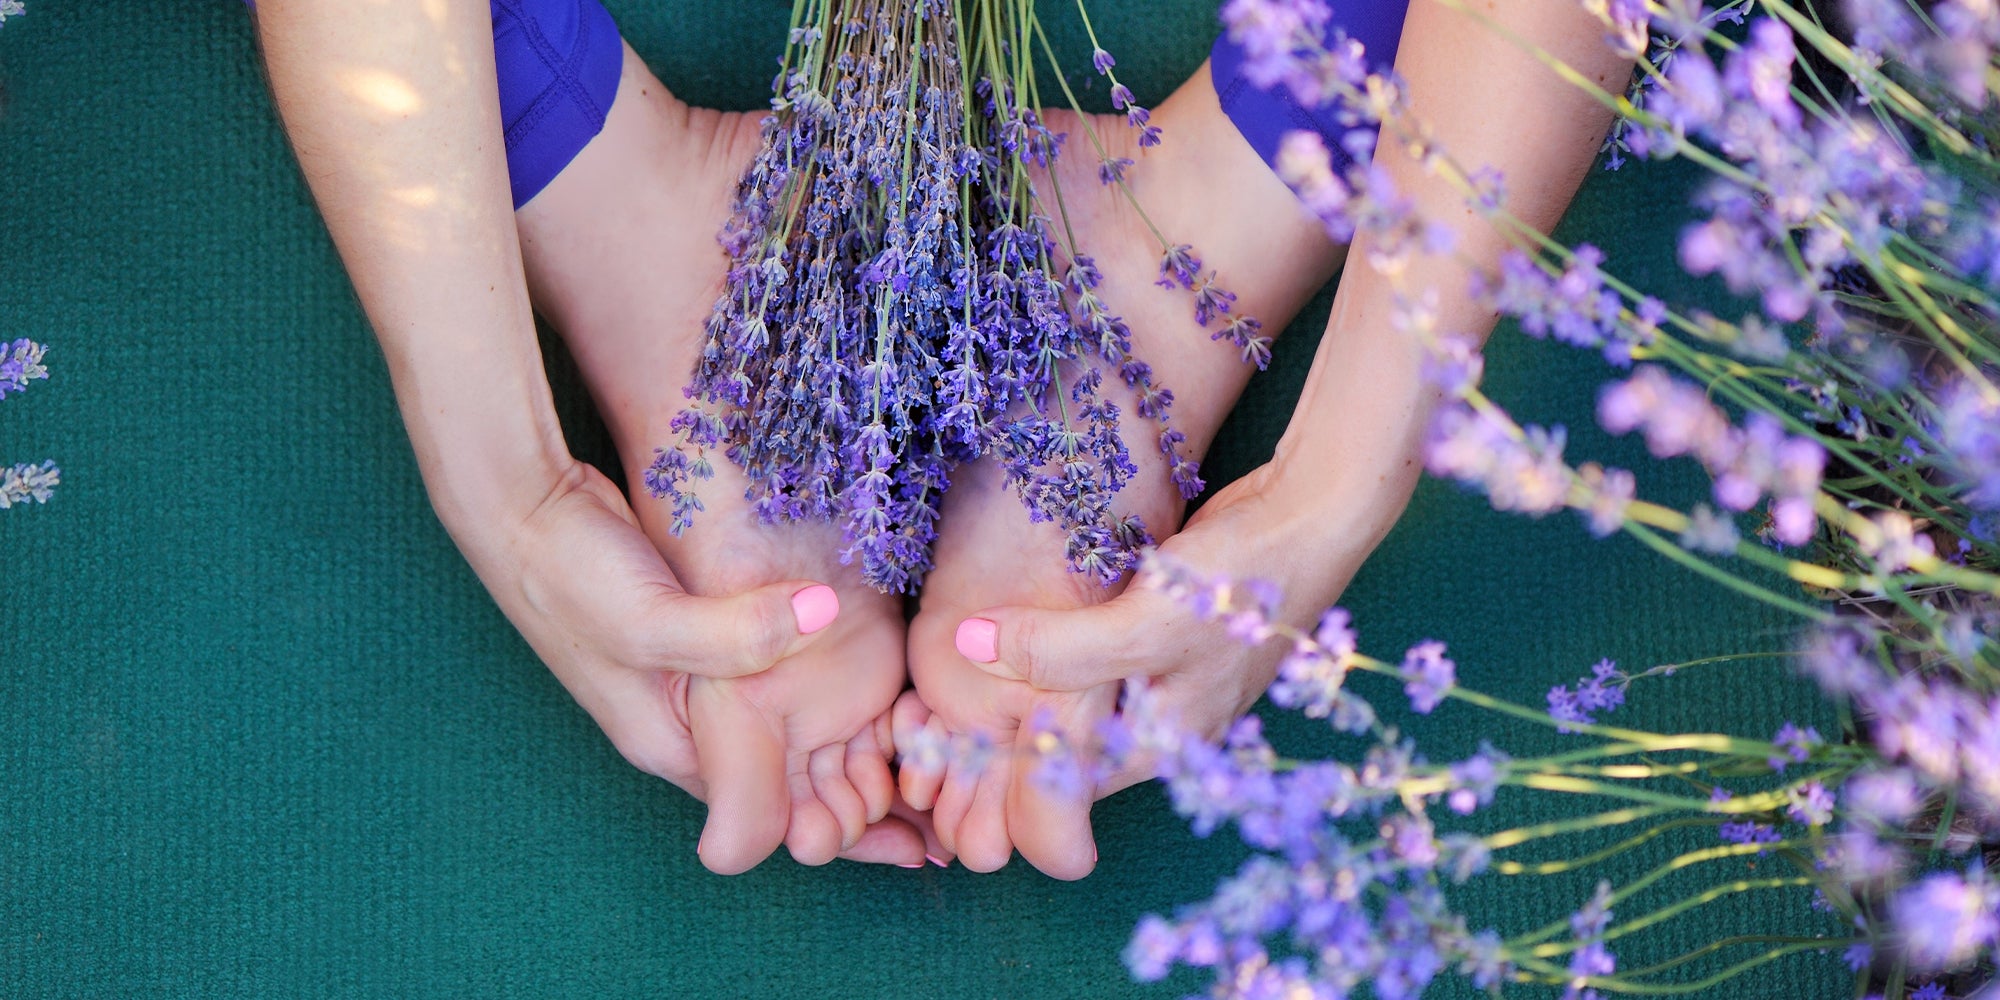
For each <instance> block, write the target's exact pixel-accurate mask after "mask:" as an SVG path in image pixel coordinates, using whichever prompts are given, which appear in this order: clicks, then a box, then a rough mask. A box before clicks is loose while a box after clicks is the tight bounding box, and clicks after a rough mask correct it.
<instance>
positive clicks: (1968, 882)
mask: <svg viewBox="0 0 2000 1000" xmlns="http://www.w3.org/2000/svg"><path fill="white" fill-rule="evenodd" d="M1889 914H1890V920H1891V924H1892V925H1893V926H1894V928H1895V930H1896V932H1897V937H1898V939H1899V941H1900V942H1901V945H1902V949H1903V952H1904V954H1906V955H1907V956H1908V957H1909V960H1910V965H1911V967H1912V968H1913V969H1915V970H1917V971H1920V972H1933V971H1942V970H1945V969H1951V968H1956V967H1958V966H1960V965H1963V964H1965V963H1966V962H1968V961H1970V960H1971V959H1972V958H1973V957H1974V956H1976V955H1978V954H1979V953H1980V952H1981V951H1982V950H1984V949H1987V948H1990V947H1992V946H1993V945H1994V944H1995V943H1996V941H2000V895H1996V889H1995V887H1994V885H1993V882H1992V880H1991V878H1989V877H1988V876H1987V874H1986V873H1985V872H1983V871H1979V870H1974V871H1972V872H1970V873H1967V874H1965V875H1960V874H1958V873H1956V872H1940V873H1938V874H1935V875H1930V876H1928V877H1926V878H1924V879H1923V880H1921V881H1919V882H1917V883H1916V884H1915V885H1913V886H1911V887H1910V888H1908V889H1906V890H1904V891H1903V892H1901V893H1899V894H1897V896H1896V897H1895V899H1893V900H1891V901H1890V904H1889Z"/></svg>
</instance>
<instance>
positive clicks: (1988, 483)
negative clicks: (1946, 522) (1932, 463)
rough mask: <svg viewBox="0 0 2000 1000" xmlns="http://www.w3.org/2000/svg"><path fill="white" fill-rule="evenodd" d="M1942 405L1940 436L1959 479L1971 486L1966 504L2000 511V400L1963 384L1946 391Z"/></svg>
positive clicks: (1967, 493) (1967, 492)
mask: <svg viewBox="0 0 2000 1000" xmlns="http://www.w3.org/2000/svg"><path fill="white" fill-rule="evenodd" d="M1942 402H1943V406H1942V410H1943V414H1942V417H1941V419H1940V420H1939V432H1940V433H1939V437H1940V438H1942V440H1943V443H1944V445H1945V448H1946V451H1947V453H1948V454H1949V456H1950V462H1951V464H1952V466H1953V472H1954V473H1955V475H1956V478H1958V479H1959V481H1961V482H1962V483H1964V484H1965V485H1966V486H1968V487H1969V489H1968V490H1967V491H1966V494H1965V501H1966V502H1967V503H1969V504H1972V505H1974V506H1976V507H1979V508H1982V509H1984V510H1988V511H2000V401H1996V400H1991V399H1988V398H1986V397H1985V396H1983V395H1982V394H1981V393H1980V391H1979V390H1978V388H1977V387H1975V386H1973V385H1970V384H1968V383H1962V382H1961V383H1955V384H1954V385H1952V386H1950V387H1949V388H1947V389H1946V390H1944V392H1943V393H1942Z"/></svg>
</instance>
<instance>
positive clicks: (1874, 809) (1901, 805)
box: [1841, 768, 1923, 826]
mask: <svg viewBox="0 0 2000 1000" xmlns="http://www.w3.org/2000/svg"><path fill="white" fill-rule="evenodd" d="M1841 796H1842V797H1843V798H1845V799H1846V800H1847V810H1848V813H1849V814H1850V815H1852V816H1853V817H1855V818H1856V819H1859V820H1862V821H1863V822H1868V823H1874V824H1880V825H1883V826H1894V825H1897V824H1901V823H1904V822H1907V821H1908V820H1909V818H1910V817H1912V816H1915V815H1916V814H1917V810H1918V809H1919V808H1922V806H1923V794H1922V792H1921V791H1920V790H1919V789H1918V787H1917V783H1916V779H1915V778H1914V777H1912V776H1911V774H1910V773H1909V772H1908V771H1905V770H1903V769H1901V768H1890V769H1887V770H1881V771H1864V772H1862V773H1860V774H1857V775H1855V776H1854V777H1852V778H1849V779H1847V782H1846V784H1844V785H1843V786H1842V787H1841Z"/></svg>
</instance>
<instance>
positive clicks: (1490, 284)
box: [1476, 243, 1658, 365]
mask: <svg viewBox="0 0 2000 1000" xmlns="http://www.w3.org/2000/svg"><path fill="white" fill-rule="evenodd" d="M1603 263H1604V253H1603V251H1601V250H1599V249H1597V248H1596V247H1594V246H1591V245H1590V244H1588V243H1585V244H1581V245H1579V246H1578V247H1577V248H1576V250H1575V251H1574V253H1573V254H1572V255H1571V258H1570V261H1569V263H1568V265H1567V266H1566V267H1564V268H1563V270H1562V271H1561V273H1559V274H1557V275H1555V276H1553V277H1552V276H1550V275H1549V274H1547V273H1546V272H1544V271H1543V270H1542V267H1541V265H1539V264H1538V263H1536V261H1535V259H1534V258H1533V257H1530V256H1528V255H1527V254H1525V253H1523V252H1521V251H1519V250H1510V251H1508V252H1507V254H1506V255H1505V256H1503V257H1502V258H1501V261H1500V275H1499V277H1498V279H1497V280H1494V281H1484V280H1482V281H1481V282H1479V285H1478V287H1477V288H1476V291H1477V292H1478V293H1479V294H1480V296H1481V298H1483V299H1484V300H1485V301H1486V302H1487V303H1488V304H1489V305H1491V306H1492V307H1493V308H1494V309H1495V310H1497V311H1499V312H1500V313H1501V314H1502V315H1506V316H1512V317H1514V318H1516V319H1518V320H1519V321H1520V324H1521V332H1523V333H1526V334H1527V335H1528V336H1530V337H1534V338H1536V339H1541V338H1543V337H1548V338H1553V339H1554V340H1556V341H1558V342H1560V343H1564V344H1568V345H1570V346H1572V347H1586V348H1595V349H1601V350H1602V351H1603V353H1604V357H1605V360H1607V361H1610V362H1611V363H1612V364H1618V365H1623V364H1629V363H1630V361H1631V358H1632V348H1633V347H1635V346H1640V345H1643V344H1645V343H1647V342H1649V341H1650V339H1651V333H1652V331H1653V329H1654V326H1655V325H1656V324H1657V323H1658V317H1653V318H1652V319H1651V321H1650V322H1636V323H1626V322H1624V321H1623V318H1624V317H1625V316H1626V313H1625V309H1624V302H1623V300H1622V299H1621V298H1620V297H1619V295H1618V293H1617V292H1615V291H1612V290H1611V289H1609V288H1606V287H1605V284H1604V274H1603V272H1602V271H1600V270H1599V267H1600V266H1601V265H1602V264H1603ZM1657 307H1658V303H1655V304H1654V308H1657ZM1652 311H1653V309H1651V308H1649V309H1648V313H1649V315H1650V313H1651V312H1652Z"/></svg>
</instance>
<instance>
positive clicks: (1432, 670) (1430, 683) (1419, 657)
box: [1403, 640, 1458, 715]
mask: <svg viewBox="0 0 2000 1000" xmlns="http://www.w3.org/2000/svg"><path fill="white" fill-rule="evenodd" d="M1403 676H1404V678H1405V682H1404V685H1403V691H1404V692H1405V693H1406V694H1408V695H1409V696H1410V708H1411V709H1412V710H1413V711H1415V712H1416V713H1417V714H1419V715H1429V714H1430V713H1431V710H1432V709H1435V708H1437V707H1438V704H1439V703H1440V702H1442V701H1444V696H1445V692H1447V691H1450V690H1451V688H1452V686H1453V685H1454V684H1456V683H1457V682H1458V674H1457V670H1456V667H1455V665H1454V664H1453V663H1452V662H1451V661H1450V660H1448V659H1446V658H1445V655H1444V643H1441V642H1438V641H1436V640H1425V641H1423V642H1420V643H1417V644H1416V645H1414V646H1411V647H1410V649H1409V652H1407V653H1405V654H1404V655H1403Z"/></svg>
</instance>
